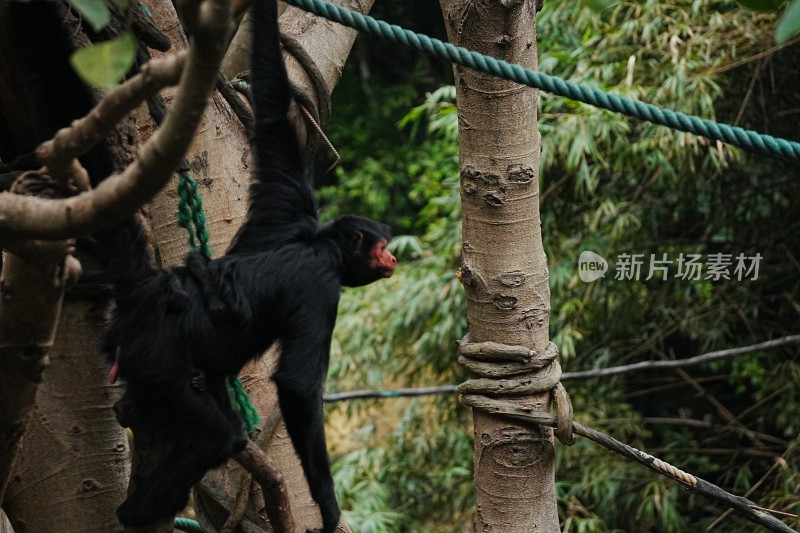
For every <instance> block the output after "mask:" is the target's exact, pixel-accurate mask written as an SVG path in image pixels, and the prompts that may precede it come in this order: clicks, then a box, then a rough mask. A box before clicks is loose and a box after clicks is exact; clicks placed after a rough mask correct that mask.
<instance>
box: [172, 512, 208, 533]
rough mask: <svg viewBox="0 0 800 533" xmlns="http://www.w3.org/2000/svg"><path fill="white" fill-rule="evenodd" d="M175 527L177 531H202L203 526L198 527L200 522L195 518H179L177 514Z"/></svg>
mask: <svg viewBox="0 0 800 533" xmlns="http://www.w3.org/2000/svg"><path fill="white" fill-rule="evenodd" d="M175 529H177V530H178V531H190V532H195V531H199V532H201V533H202V531H203V528H201V527H200V522H198V521H197V520H191V519H189V518H181V517H179V516H177V517H175Z"/></svg>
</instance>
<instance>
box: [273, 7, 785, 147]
mask: <svg viewBox="0 0 800 533" xmlns="http://www.w3.org/2000/svg"><path fill="white" fill-rule="evenodd" d="M286 3H287V4H291V5H293V6H295V7H299V8H301V9H304V10H306V11H310V12H311V13H313V14H315V15H318V16H321V17H324V18H327V19H330V20H333V21H335V22H338V23H339V24H343V25H345V26H349V27H351V28H355V29H357V30H359V31H363V32H365V33H368V34H370V35H374V36H376V37H380V38H382V39H386V40H388V41H390V42H392V43H396V44H401V45H404V46H408V47H411V48H413V49H415V50H418V51H420V52H423V53H425V54H428V55H431V56H434V57H438V58H443V59H447V60H449V61H451V62H452V63H456V64H458V65H462V66H465V67H468V68H471V69H475V70H479V71H481V72H485V73H487V74H492V75H494V76H498V77H500V78H503V79H507V80H511V81H515V82H517V83H521V84H523V85H527V86H529V87H533V88H536V89H542V90H544V91H547V92H549V93H553V94H555V95H558V96H563V97H566V98H569V99H571V100H577V101H579V102H584V103H587V104H591V105H593V106H596V107H600V108H603V109H608V110H609V111H614V112H616V113H622V114H624V115H627V116H630V117H634V118H638V119H641V120H646V121H648V122H652V123H654V124H659V125H662V126H667V127H669V128H672V129H676V130H680V131H685V132H688V133H693V134H695V135H701V136H703V137H707V138H709V139H713V140H719V141H722V142H725V143H728V144H732V145H734V146H739V147H741V148H745V149H747V150H751V151H754V152H760V153H762V154H767V155H771V156H775V157H782V158H784V159H791V160H800V143H797V142H793V141H787V140H785V139H779V138H777V137H772V136H771V135H765V134H763V133H758V132H755V131H751V130H746V129H744V128H740V127H737V126H729V125H728V124H721V123H718V122H714V121H712V120H707V119H701V118H699V117H695V116H691V115H687V114H686V113H679V112H675V111H671V110H669V109H664V108H661V107H659V106H656V105H653V104H647V103H644V102H639V101H636V100H632V99H630V98H625V97H620V96H616V95H613V94H609V93H606V92H603V91H601V90H598V89H594V88H591V87H586V86H583V85H579V84H576V83H572V82H568V81H565V80H563V79H561V78H558V77H556V76H550V75H548V74H544V73H541V72H536V71H533V70H528V69H525V68H523V67H521V66H519V65H515V64H512V63H508V62H506V61H502V60H498V59H495V58H493V57H490V56H487V55H484V54H481V53H478V52H474V51H472V50H467V49H466V48H462V47H457V46H454V45H452V44H450V43H446V42H443V41H440V40H439V39H433V38H431V37H428V36H427V35H422V34H420V33H415V32H412V31H409V30H406V29H403V28H401V27H400V26H396V25H394V24H388V23H386V22H383V21H381V20H376V19H374V18H372V17H369V16H366V15H362V14H361V13H357V12H355V11H351V10H349V9H345V8H343V7H340V6H337V5H335V4H332V3H330V2H326V1H325V0H286Z"/></svg>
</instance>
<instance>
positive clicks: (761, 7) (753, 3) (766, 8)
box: [736, 0, 784, 13]
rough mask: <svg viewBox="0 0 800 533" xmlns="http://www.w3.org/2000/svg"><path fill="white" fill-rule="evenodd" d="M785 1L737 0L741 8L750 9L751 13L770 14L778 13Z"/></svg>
mask: <svg viewBox="0 0 800 533" xmlns="http://www.w3.org/2000/svg"><path fill="white" fill-rule="evenodd" d="M783 1H784V0H736V3H737V4H739V5H740V6H742V7H744V8H747V9H749V10H750V11H761V12H762V13H768V12H770V11H777V10H778V9H779V8H780V7H781V4H783Z"/></svg>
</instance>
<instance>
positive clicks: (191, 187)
mask: <svg viewBox="0 0 800 533" xmlns="http://www.w3.org/2000/svg"><path fill="white" fill-rule="evenodd" d="M178 198H179V199H178V225H179V226H180V227H182V228H184V229H185V230H186V231H187V232H188V233H189V247H190V248H191V249H192V250H196V249H197V241H199V242H200V253H202V254H203V255H204V256H206V257H211V247H210V246H209V244H208V230H206V215H205V213H203V198H202V197H201V196H200V193H198V192H197V182H196V181H195V180H194V178H192V177H191V176H190V175H189V174H188V173H187V172H185V171H183V172H181V173H180V180H179V181H178ZM192 226H194V228H192ZM195 237H197V241H195Z"/></svg>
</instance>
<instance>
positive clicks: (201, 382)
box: [192, 368, 206, 392]
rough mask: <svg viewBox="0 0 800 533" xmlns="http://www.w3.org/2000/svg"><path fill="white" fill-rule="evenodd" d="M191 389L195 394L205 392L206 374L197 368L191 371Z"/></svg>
mask: <svg viewBox="0 0 800 533" xmlns="http://www.w3.org/2000/svg"><path fill="white" fill-rule="evenodd" d="M192 388H193V389H194V390H196V391H197V392H205V391H206V373H205V372H203V371H202V370H200V369H199V368H193V369H192Z"/></svg>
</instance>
